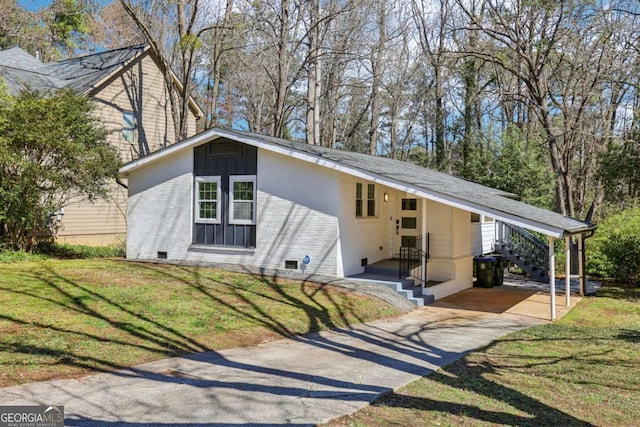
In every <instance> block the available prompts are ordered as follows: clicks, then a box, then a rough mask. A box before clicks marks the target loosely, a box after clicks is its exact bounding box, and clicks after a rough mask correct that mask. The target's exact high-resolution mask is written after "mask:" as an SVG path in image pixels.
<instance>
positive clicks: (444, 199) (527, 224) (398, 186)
mask: <svg viewBox="0 0 640 427" xmlns="http://www.w3.org/2000/svg"><path fill="white" fill-rule="evenodd" d="M218 138H227V139H231V140H234V141H237V142H241V143H244V144H248V145H252V146H255V147H257V148H260V149H264V150H267V151H270V152H273V153H278V154H281V155H284V156H287V157H291V158H294V159H298V160H301V161H304V162H308V163H312V164H315V165H318V166H322V167H325V168H328V169H332V170H335V171H338V172H341V173H345V174H348V175H351V176H354V177H357V178H361V179H365V180H368V181H372V182H374V183H376V184H379V185H384V186H387V187H389V188H393V189H395V190H398V191H403V192H406V193H408V194H412V195H415V196H416V197H418V198H424V199H427V200H433V201H435V202H439V203H442V204H444V205H448V206H452V207H455V208H458V209H462V210H465V211H469V212H474V213H477V214H481V215H486V216H490V217H492V218H494V219H496V220H499V221H503V222H506V223H509V224H514V225H517V226H520V227H523V228H527V229H529V230H533V231H537V232H540V233H543V234H545V235H547V236H551V237H554V238H562V237H565V236H570V235H575V234H582V233H586V232H589V231H591V230H594V229H595V226H590V225H587V224H585V226H584V227H583V228H577V229H572V230H566V229H563V228H559V227H555V226H552V225H550V224H545V223H544V222H540V221H535V220H532V219H529V218H523V217H521V216H517V215H514V214H512V213H509V212H504V211H501V210H497V209H495V208H491V207H488V206H484V205H482V204H480V203H477V202H469V201H467V200H462V199H460V198H457V197H454V196H452V195H449V194H444V193H441V192H437V191H432V190H426V189H424V188H421V187H418V186H415V185H411V184H407V183H405V182H402V181H399V180H397V179H394V178H391V177H386V176H383V175H380V174H376V173H372V172H368V171H366V170H365V169H360V168H355V167H352V166H347V165H344V164H341V163H338V162H336V161H334V160H331V159H325V158H322V157H318V156H315V155H313V154H310V153H305V152H302V151H298V150H295V149H293V148H290V147H286V146H282V145H278V144H274V143H271V142H269V141H266V140H264V139H261V138H259V137H257V136H251V135H244V134H239V133H237V132H234V131H226V130H224V129H219V128H213V129H209V130H207V131H204V132H202V133H200V134H198V135H195V136H193V137H191V138H188V139H185V140H183V141H181V142H179V143H177V144H174V145H171V146H169V147H166V148H163V149H162V150H159V151H156V152H154V153H152V154H149V155H148V156H145V157H141V158H139V159H137V160H133V161H131V162H129V163H127V164H125V165H124V166H122V167H121V168H120V175H121V176H123V177H126V176H127V175H128V174H129V173H131V172H134V171H136V170H138V169H141V168H143V167H146V166H148V165H151V164H153V163H155V162H157V161H160V160H162V159H165V158H167V157H169V156H172V155H174V154H176V153H178V152H180V151H183V150H187V149H190V148H193V147H196V146H198V145H201V144H205V143H208V142H211V141H214V140H216V139H218Z"/></svg>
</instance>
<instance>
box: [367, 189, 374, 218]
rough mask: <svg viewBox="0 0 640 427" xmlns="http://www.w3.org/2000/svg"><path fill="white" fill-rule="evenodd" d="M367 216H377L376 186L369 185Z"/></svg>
mask: <svg viewBox="0 0 640 427" xmlns="http://www.w3.org/2000/svg"><path fill="white" fill-rule="evenodd" d="M367 216H368V217H374V216H376V185H375V184H367Z"/></svg>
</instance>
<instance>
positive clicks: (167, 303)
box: [0, 259, 399, 387]
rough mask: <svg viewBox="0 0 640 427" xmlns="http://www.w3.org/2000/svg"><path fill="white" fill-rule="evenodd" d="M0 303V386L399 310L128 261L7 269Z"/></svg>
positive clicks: (350, 297)
mask: <svg viewBox="0 0 640 427" xmlns="http://www.w3.org/2000/svg"><path fill="white" fill-rule="evenodd" d="M0 307H1V308H0V387H6V386H9V385H13V384H19V383H24V382H29V381H37V380H46V379H51V378H60V377H73V376H79V375H84V374H87V373H89V372H95V371H104V370H113V369H117V368H121V367H125V366H131V365H135V364H139V363H142V362H147V361H151V360H156V359H160V358H164V357H169V356H175V355H181V354H186V353H193V352H201V351H207V350H218V349H222V348H230V347H238V346H244V345H251V344H257V343H261V342H265V341H269V340H273V339H276V338H279V337H285V336H292V335H299V334H307V333H310V332H315V331H318V330H325V329H331V328H337V327H342V326H347V325H350V324H354V323H359V322H363V321H369V320H372V319H377V318H383V317H389V316H395V315H398V314H399V311H398V310H397V309H396V308H394V307H392V306H390V305H388V304H386V303H384V302H382V301H380V300H378V299H375V298H372V297H366V296H361V295H357V294H354V293H351V292H348V291H345V290H343V289H340V288H337V287H333V286H321V285H317V284H313V283H302V282H297V281H290V280H273V279H270V278H264V277H257V276H249V275H244V274H236V273H227V272H223V271H219V270H214V269H206V268H195V267H180V266H171V265H155V264H138V263H131V262H126V261H122V260H53V259H44V260H36V261H22V262H14V263H11V264H0Z"/></svg>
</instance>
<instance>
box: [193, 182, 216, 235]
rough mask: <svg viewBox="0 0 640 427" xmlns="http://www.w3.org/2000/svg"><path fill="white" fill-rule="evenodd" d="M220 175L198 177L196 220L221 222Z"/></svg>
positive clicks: (213, 222)
mask: <svg viewBox="0 0 640 427" xmlns="http://www.w3.org/2000/svg"><path fill="white" fill-rule="evenodd" d="M220 193H221V191H220V177H219V176H199V177H196V206H195V209H196V221H198V222H204V223H212V224H218V223H220V195H221V194H220Z"/></svg>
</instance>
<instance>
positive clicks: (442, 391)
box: [330, 286, 640, 427]
mask: <svg viewBox="0 0 640 427" xmlns="http://www.w3.org/2000/svg"><path fill="white" fill-rule="evenodd" d="M639 420H640V289H637V288H635V289H633V288H624V287H617V286H606V287H604V288H602V289H601V290H600V291H599V292H598V296H597V297H589V298H585V299H584V300H582V301H581V302H580V303H579V304H578V306H577V307H576V308H574V309H573V310H572V311H571V312H570V313H569V314H568V315H567V316H565V317H564V318H563V319H562V320H560V321H558V322H556V323H554V324H548V325H543V326H538V327H534V328H531V329H528V330H524V331H521V332H517V333H514V334H510V335H507V336H505V337H503V338H502V339H500V340H498V341H496V342H494V343H492V344H491V345H489V346H487V347H486V348H483V349H481V350H479V351H476V352H473V353H471V354H469V355H468V356H467V357H465V358H463V359H461V360H459V361H457V362H454V363H452V364H450V365H448V366H446V367H444V368H443V369H440V370H438V371H437V372H434V373H432V374H431V375H428V376H426V377H424V378H422V379H420V380H418V381H415V382H413V383H411V384H409V385H408V386H407V387H404V388H402V389H400V390H398V391H397V392H396V393H392V394H390V395H387V396H384V397H382V398H381V399H379V400H378V401H377V402H375V403H374V404H373V405H371V406H369V407H367V408H365V409H363V410H362V411H360V412H358V413H357V414H356V415H355V416H349V417H343V418H341V419H339V420H336V421H334V422H333V423H331V424H330V426H333V427H336V426H374V425H375V426H409V425H411V426H460V425H462V426H485V425H486V426H488V425H511V426H574V425H575V426H586V425H598V426H616V427H618V426H637V425H638V422H639Z"/></svg>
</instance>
